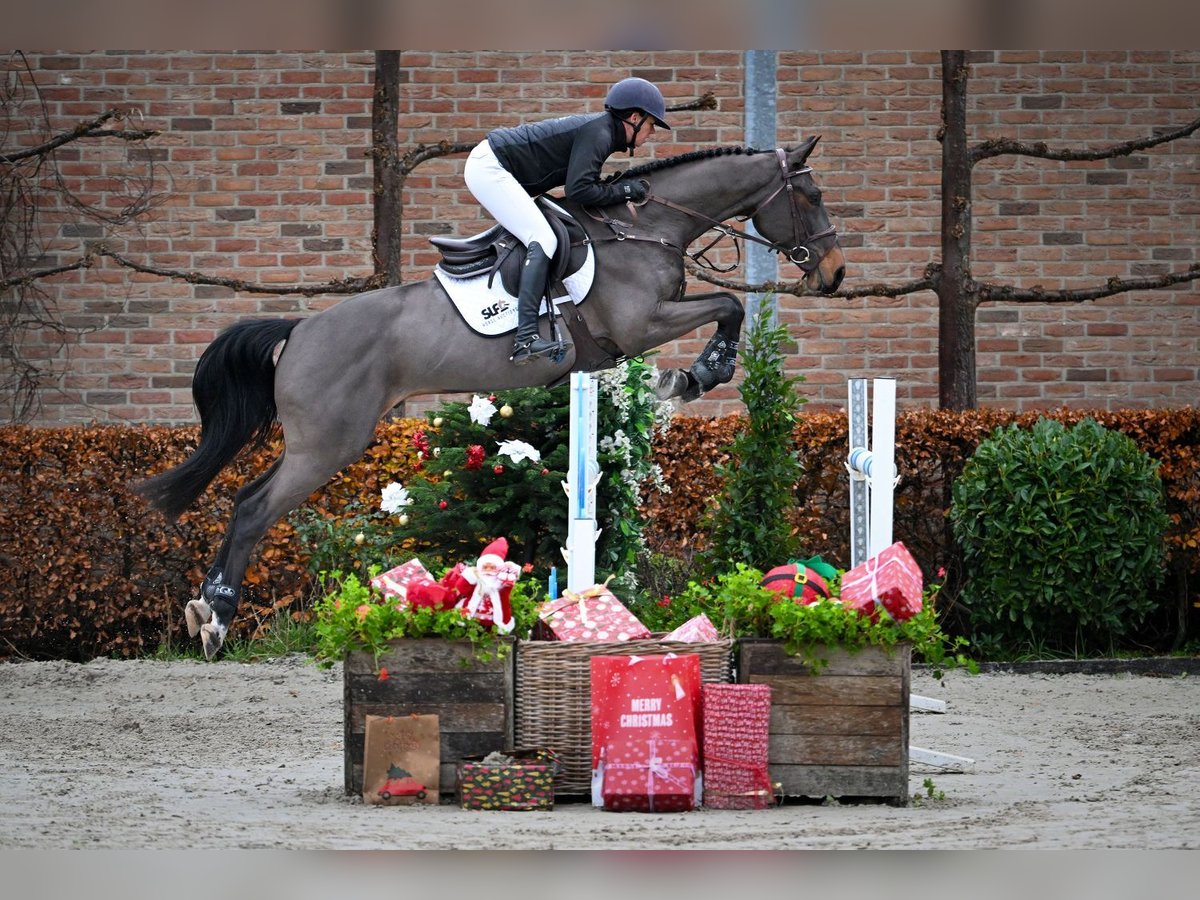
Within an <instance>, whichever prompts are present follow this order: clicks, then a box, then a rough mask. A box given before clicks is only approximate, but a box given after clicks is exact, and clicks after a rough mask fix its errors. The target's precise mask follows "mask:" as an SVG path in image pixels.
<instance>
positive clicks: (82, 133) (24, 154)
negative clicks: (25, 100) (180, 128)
mask: <svg viewBox="0 0 1200 900" xmlns="http://www.w3.org/2000/svg"><path fill="white" fill-rule="evenodd" d="M114 118H115V119H117V120H121V119H124V118H125V113H123V112H121V111H120V110H117V109H110V110H109V111H108V112H106V113H103V114H101V115H99V116H97V117H96V118H94V119H92V120H90V121H88V122H80V123H79V124H78V125H76V126H75V127H74V128H72V129H71V130H70V131H64V132H62V133H61V134H57V135H55V136H54V137H53V138H51V139H50V140H48V141H46V142H45V143H41V144H38V145H37V146H36V147H26V148H25V149H24V150H18V151H17V152H15V153H4V154H0V163H9V164H12V163H15V162H20V161H21V160H23V159H30V158H32V157H35V156H45V155H46V154H47V153H50V152H51V151H52V150H57V149H58V148H59V147H61V146H63V145H64V144H69V143H71V142H72V141H77V140H80V139H81V138H94V137H115V138H120V139H121V140H124V141H144V140H146V139H147V138H152V137H154V136H156V135H157V134H159V132H157V131H153V130H151V129H146V130H142V131H116V130H113V129H111V128H104V127H103V126H104V124H105V123H106V122H108V121H109V120H110V119H114Z"/></svg>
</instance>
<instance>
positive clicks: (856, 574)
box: [841, 541, 924, 622]
mask: <svg viewBox="0 0 1200 900" xmlns="http://www.w3.org/2000/svg"><path fill="white" fill-rule="evenodd" d="M923 588H924V580H923V578H922V577H921V568H920V566H918V565H917V561H916V560H915V559H913V557H912V554H911V553H909V552H908V548H906V547H905V546H904V544H902V543H901V542H900V541H896V543H894V544H892V546H890V547H888V548H887V549H886V550H884V551H883V552H882V553H880V554H878V555H877V556H873V557H871V558H870V559H868V560H867V561H866V562H864V563H861V564H859V565H857V566H855V567H854V568H853V569H851V570H850V571H849V572H847V573H846V574H845V575H843V576H842V596H841V600H842V605H844V606H848V607H849V608H850V609H856V610H858V611H859V612H860V613H862V614H863V615H865V616H870V617H871V619H872V620H875V619H877V618H878V617H879V608H880V607H882V608H883V609H884V610H885V611H886V612H887V614H888V615H889V616H891V617H892V618H893V619H895V620H896V621H897V622H903V621H904V620H905V619H911V618H912V617H913V616H915V615H916V614H917V613H919V612H920V611H921V592H922V590H923Z"/></svg>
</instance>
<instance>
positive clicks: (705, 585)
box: [672, 563, 978, 677]
mask: <svg viewBox="0 0 1200 900" xmlns="http://www.w3.org/2000/svg"><path fill="white" fill-rule="evenodd" d="M762 577H763V573H762V572H761V571H759V570H758V569H755V568H753V567H752V566H748V565H746V564H745V563H738V564H737V565H736V566H735V567H734V569H733V570H732V571H729V572H725V573H722V574H720V575H718V576H716V577H715V578H713V579H711V580H709V581H705V582H701V583H697V582H694V581H693V582H689V583H688V586H687V589H686V590H685V591H684V592H683V593H682V594H680V595H679V597H677V598H675V600H674V601H672V605H673V606H675V607H676V610H675V614H676V616H677V617H683V618H690V617H691V616H695V615H699V614H700V613H704V614H705V615H707V616H708V617H709V619H711V620H712V621H713V623H714V624H715V625H716V626H717V628H718V629H720V630H721V631H722V632H723V633H725V634H727V635H730V636H732V637H753V638H774V639H776V640H780V641H782V642H783V647H784V650H786V651H787V652H788V653H789V654H791V655H792V656H802V657H804V659H805V662H806V663H808V664H809V665H810V666H811V667H812V668H813V670H814V671H819V670H820V669H821V668H822V667H823V666H824V665H825V664H826V662H827V661H826V660H824V659H821V658H820V656H819V648H821V647H839V648H841V649H844V650H848V651H850V652H851V653H854V652H857V651H859V650H862V649H864V648H865V647H879V648H881V649H883V650H886V651H889V652H890V651H891V650H893V649H894V648H895V647H896V646H897V645H899V644H902V643H908V644H911V645H912V651H913V655H914V657H915V658H916V659H917V660H919V661H922V662H925V663H927V664H929V665H930V666H933V668H934V673H935V677H940V676H941V673H942V671H943V670H944V669H949V668H955V667H958V666H963V667H965V668H967V669H968V670H970V671H977V670H978V667H977V666H976V665H975V663H974V662H973V661H972V660H969V659H968V658H967V657H966V656H965V655H964V654H963V653H962V652H961V651H962V650H963V649H964V648H965V647H966V644H967V642H966V640H965V639H964V638H961V637H957V638H953V639H951V638H949V637H948V636H947V635H946V634H944V633H943V632H942V629H941V627H940V626H939V625H938V622H937V613H936V610H935V605H936V598H937V593H938V591H939V590H940V589H941V585H940V584H935V585H931V586H930V587H929V588H927V589H926V591H925V595H924V598H923V605H922V609H921V612H919V613H917V615H915V616H913V617H912V618H911V619H907V620H906V621H903V622H897V621H895V620H893V619H891V618H890V617H888V616H887V615H883V616H880V617H879V619H878V621H874V622H873V621H871V619H870V618H869V617H867V616H863V615H861V614H860V613H858V612H857V611H855V610H853V609H849V608H847V607H845V606H842V604H841V603H839V602H837V601H836V597H837V596H838V595H839V594H840V589H841V579H840V576H839V577H838V578H835V579H833V580H832V581H831V582H830V584H829V589H830V592H831V594H832V599H830V600H823V601H819V602H817V603H812V604H807V605H805V604H800V603H790V602H787V601H786V600H780V599H779V595H778V594H776V593H775V592H773V591H771V590H768V589H767V588H764V587H763V586H762V584H761V582H762Z"/></svg>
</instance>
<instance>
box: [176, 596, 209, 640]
mask: <svg viewBox="0 0 1200 900" xmlns="http://www.w3.org/2000/svg"><path fill="white" fill-rule="evenodd" d="M183 617H184V618H185V619H187V629H188V637H195V636H196V635H198V634H199V633H200V628H201V626H203V625H207V624H208V623H209V622H210V621H212V607H211V606H209V605H208V604H207V603H205V602H204V600H189V601H188V604H187V606H185V607H184V608H183Z"/></svg>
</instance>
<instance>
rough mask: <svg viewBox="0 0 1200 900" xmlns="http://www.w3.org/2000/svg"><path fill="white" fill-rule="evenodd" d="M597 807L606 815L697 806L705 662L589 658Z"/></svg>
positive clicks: (690, 655)
mask: <svg viewBox="0 0 1200 900" xmlns="http://www.w3.org/2000/svg"><path fill="white" fill-rule="evenodd" d="M591 676H592V680H591V696H592V769H593V771H594V778H593V792H592V802H593V804H594V805H596V806H603V807H604V808H605V809H608V810H635V811H642V812H681V811H686V810H689V809H692V808H694V806H695V804H696V800H697V799H698V798H697V796H696V793H697V784H698V781H697V779H698V773H699V768H700V759H699V756H700V754H699V748H698V746H697V738H696V732H697V726H698V718H699V704H700V657H699V656H697V655H695V654H693V653H687V654H682V655H678V656H677V655H675V654H662V655H655V656H643V657H638V656H594V657H592V659H591Z"/></svg>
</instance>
